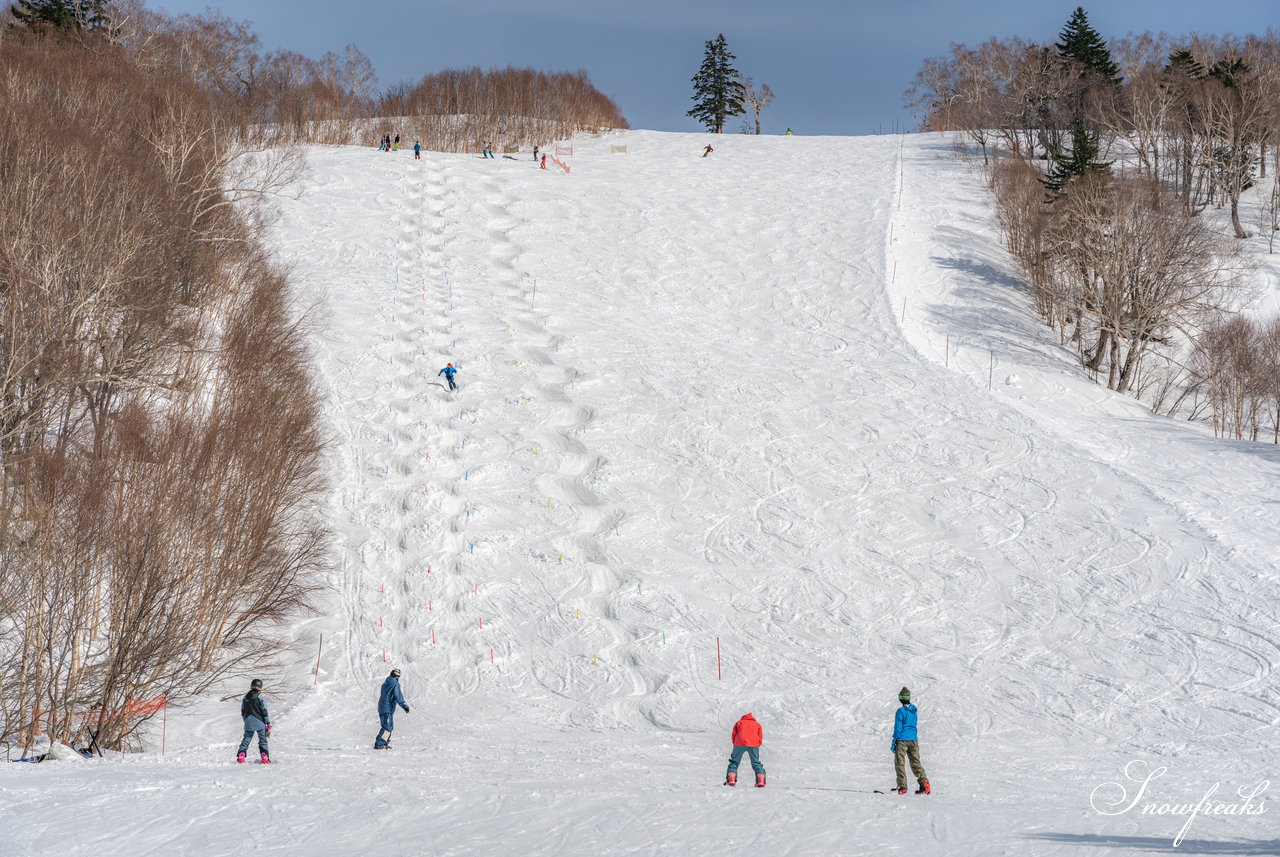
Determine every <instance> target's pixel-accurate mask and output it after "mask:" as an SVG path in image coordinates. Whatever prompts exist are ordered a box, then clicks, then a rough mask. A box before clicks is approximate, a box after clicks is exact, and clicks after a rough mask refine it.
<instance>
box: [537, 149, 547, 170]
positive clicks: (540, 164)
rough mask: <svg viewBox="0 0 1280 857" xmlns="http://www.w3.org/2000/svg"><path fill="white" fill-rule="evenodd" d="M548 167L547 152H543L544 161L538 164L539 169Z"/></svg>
mask: <svg viewBox="0 0 1280 857" xmlns="http://www.w3.org/2000/svg"><path fill="white" fill-rule="evenodd" d="M546 168H547V153H546V152H543V153H542V162H541V163H539V164H538V169H540V170H545V169H546Z"/></svg>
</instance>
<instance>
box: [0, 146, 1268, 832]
mask: <svg viewBox="0 0 1280 857" xmlns="http://www.w3.org/2000/svg"><path fill="white" fill-rule="evenodd" d="M705 142H706V137H705V136H702V135H693V134H663V133H655V132H643V131H637V132H626V133H619V134H616V135H610V136H607V137H600V138H592V139H579V140H577V141H575V143H574V150H575V151H574V154H573V155H572V157H566V158H564V160H565V161H566V162H567V163H569V164H570V165H571V167H572V172H571V173H568V174H566V173H565V172H563V171H562V170H560V169H558V168H554V167H553V168H552V169H548V170H546V171H542V170H539V169H537V168H536V164H535V163H534V162H533V161H532V160H529V159H520V160H510V159H499V160H496V161H495V160H482V159H480V158H477V157H468V156H459V155H439V154H430V153H424V155H423V159H422V160H421V161H414V160H413V157H412V153H411V152H398V153H391V154H384V153H379V152H377V151H374V150H372V149H352V148H341V149H320V148H317V149H314V150H311V151H310V152H309V158H310V162H311V167H310V171H309V175H308V178H307V180H306V187H305V194H304V195H303V196H302V197H301V199H299V200H298V201H296V202H287V203H285V207H284V210H283V216H282V218H281V220H280V222H279V224H278V226H277V227H276V229H275V232H274V238H273V240H274V242H275V246H276V247H277V248H278V250H279V252H280V255H281V258H282V260H283V261H284V262H286V263H287V264H289V265H291V266H292V267H293V270H294V277H295V281H296V282H297V284H298V287H299V290H300V293H301V295H302V299H303V301H304V302H306V303H311V302H315V303H317V304H318V309H319V313H318V318H319V323H318V325H317V332H316V337H315V342H316V351H317V356H318V363H319V382H320V383H321V384H322V386H323V388H324V389H325V391H326V393H327V395H328V399H329V402H330V406H329V417H330V419H331V421H332V432H333V438H334V445H333V457H332V460H333V477H332V478H333V523H334V526H335V528H336V530H337V532H338V533H339V555H338V560H337V565H338V569H337V571H336V573H335V574H334V576H333V580H332V584H333V593H332V598H331V601H330V609H329V611H328V612H327V614H326V615H324V616H322V617H319V618H317V619H315V620H312V621H308V622H306V623H303V624H302V625H300V626H299V628H298V637H299V650H300V651H305V650H306V649H307V648H308V647H309V648H310V651H311V652H312V655H311V656H310V658H309V659H307V658H304V660H303V661H301V662H300V663H299V664H298V665H297V666H296V668H295V669H294V670H293V671H292V672H291V673H289V674H287V675H285V676H281V677H279V678H278V679H277V680H276V683H275V684H276V692H275V694H273V695H271V696H270V697H269V698H270V700H271V704H272V705H273V706H274V712H275V718H276V723H277V729H276V731H275V732H274V733H273V738H272V742H273V757H274V758H275V759H276V760H277V764H276V765H274V766H272V767H268V768H262V767H260V766H252V765H247V766H243V767H237V766H234V765H232V764H230V762H231V757H232V755H233V742H234V740H235V739H238V737H239V718H238V717H237V713H238V711H237V710H235V709H234V708H233V707H231V706H229V705H228V704H227V703H222V704H221V705H216V704H212V703H211V704H209V705H207V706H203V707H200V708H197V709H193V710H191V711H188V712H185V713H184V712H173V713H171V714H170V719H169V723H168V729H169V735H168V739H167V740H168V746H167V752H166V754H165V755H164V756H163V757H160V756H158V755H154V754H147V755H142V756H137V757H131V758H129V759H127V760H125V761H124V762H119V761H108V762H94V763H86V764H83V765H75V764H70V763H55V764H48V765H40V766H25V765H23V766H19V765H10V766H6V767H5V769H4V772H3V774H2V775H0V796H2V797H0V857H13V855H29V854H30V855H35V854H58V855H60V857H79V855H85V857H87V856H88V855H106V854H129V855H131V857H137V855H148V854H154V855H196V857H211V855H222V854H232V853H236V854H239V853H243V852H246V851H247V852H250V853H262V854H282V855H283V854H289V855H293V854H297V855H314V857H337V855H355V854H373V853H378V854H393V855H506V854H511V855H541V854H547V855H573V856H574V857H578V855H581V857H593V856H594V855H620V854H643V855H650V854H653V855H659V854H660V855H685V854H707V853H720V852H725V853H751V854H756V855H762V857H763V855H769V857H772V855H833V854H841V855H842V854H850V855H853V854H893V853H928V854H939V855H943V854H945V855H993V854H1018V855H1031V854H1034V855H1040V854H1098V855H1106V854H1131V853H1135V852H1136V853H1142V852H1146V851H1160V850H1165V849H1169V848H1171V847H1172V841H1173V839H1174V838H1175V836H1177V835H1178V833H1179V829H1180V828H1182V826H1183V824H1184V823H1185V822H1186V821H1187V817H1186V816H1184V815H1171V814H1153V813H1147V814H1143V813H1142V806H1143V805H1144V804H1146V803H1151V802H1154V803H1157V804H1160V803H1168V804H1186V803H1193V804H1194V803H1195V802H1196V801H1198V800H1200V798H1201V797H1202V796H1203V795H1204V794H1205V792H1206V791H1208V790H1209V789H1210V788H1211V787H1212V786H1214V784H1215V783H1216V784H1220V786H1219V789H1218V791H1217V793H1216V794H1215V795H1214V798H1213V799H1214V800H1219V801H1229V802H1230V801H1233V802H1235V803H1237V804H1238V803H1241V802H1242V799H1241V798H1239V797H1236V796H1235V793H1236V790H1237V789H1239V788H1244V787H1248V788H1253V787H1255V786H1256V785H1257V784H1258V783H1259V782H1260V781H1262V780H1266V779H1269V778H1272V777H1273V776H1274V775H1275V773H1276V767H1277V761H1280V749H1278V744H1277V740H1276V739H1277V731H1276V727H1277V722H1280V695H1278V694H1277V690H1276V673H1275V670H1274V668H1273V665H1274V664H1275V663H1276V661H1277V659H1280V626H1278V620H1280V582H1278V579H1277V561H1278V557H1280V535H1277V525H1278V524H1280V450H1278V449H1277V448H1276V447H1274V446H1269V445H1265V444H1249V443H1241V442H1233V441H1225V440H1219V439H1215V438H1214V437H1212V435H1211V434H1209V433H1207V432H1206V431H1204V430H1203V429H1202V428H1201V427H1198V426H1195V425H1188V424H1185V423H1178V422H1171V421H1167V420H1163V419H1160V418H1156V417H1152V416H1150V415H1149V414H1148V413H1147V411H1146V409H1145V408H1144V407H1143V406H1142V405H1141V404H1140V403H1138V402H1135V401H1133V400H1131V399H1127V398H1124V397H1117V396H1114V395H1112V394H1110V393H1108V392H1107V391H1106V390H1105V389H1103V388H1100V387H1098V386H1095V385H1094V384H1093V383H1091V382H1090V381H1089V380H1088V379H1087V378H1085V377H1082V376H1081V374H1080V373H1079V372H1078V371H1077V370H1076V369H1075V368H1074V364H1073V361H1072V359H1071V357H1070V355H1069V354H1067V353H1065V352H1062V351H1060V349H1059V348H1058V347H1057V345H1056V343H1055V341H1054V337H1053V335H1052V334H1050V333H1049V332H1047V331H1045V330H1043V329H1042V328H1041V327H1040V325H1039V323H1038V322H1037V321H1036V320H1035V319H1034V318H1033V316H1032V314H1031V312H1030V310H1029V307H1028V299H1027V296H1026V294H1025V293H1024V291H1023V290H1022V288H1021V287H1020V286H1019V284H1018V283H1017V281H1016V280H1015V279H1014V277H1013V269H1012V266H1011V264H1010V263H1009V262H1008V260H1007V259H1006V257H1005V256H1004V254H1003V253H1002V252H1001V251H1000V249H999V246H998V243H997V242H996V240H995V236H994V230H993V228H992V226H991V223H990V219H989V214H988V211H987V208H986V203H985V201H984V198H983V193H984V191H983V188H982V180H981V176H980V175H979V174H978V173H975V172H973V171H971V170H970V169H969V168H968V166H967V165H966V164H965V163H964V162H962V161H959V160H957V159H956V158H955V157H954V155H953V154H952V152H951V148H950V145H949V143H948V141H947V140H945V139H943V138H941V137H938V136H930V135H919V136H907V137H867V138H801V137H781V138H778V137H771V138H755V137H742V136H725V137H723V138H716V139H714V140H713V143H714V145H715V148H716V151H715V152H714V153H713V154H712V155H711V156H710V157H707V158H702V157H699V154H700V152H701V147H702V146H703V145H705ZM623 144H625V145H626V146H627V149H628V151H627V154H611V149H610V147H611V145H623ZM548 166H549V167H551V166H553V165H551V164H550V163H549V164H548ZM447 362H452V363H453V364H454V365H455V366H457V367H459V370H460V371H459V374H458V380H459V382H460V384H461V387H462V389H461V391H460V392H458V393H456V394H450V393H448V392H447V391H446V389H445V388H444V386H443V383H444V379H443V378H442V377H438V376H437V372H438V370H439V369H441V368H442V367H444V366H445V364H446V363H447ZM264 404H265V403H264ZM321 634H323V635H324V650H323V652H322V654H321V658H320V670H319V677H318V681H317V682H316V683H315V685H314V686H312V681H313V676H312V674H311V671H312V670H313V669H314V666H315V660H314V652H315V646H316V645H317V644H318V642H319V637H320V635H321ZM718 653H719V654H718ZM392 666H397V667H399V668H400V669H402V670H403V671H404V688H405V692H406V695H407V697H408V700H409V703H410V705H411V706H412V709H413V710H412V712H411V713H409V714H403V715H399V716H398V718H397V729H396V733H395V741H394V744H395V749H394V750H393V751H391V752H389V753H375V752H374V751H373V750H372V749H370V745H371V743H372V740H373V736H374V733H375V732H376V731H377V720H376V715H375V713H374V705H375V701H376V693H377V689H378V685H379V683H380V682H381V679H382V677H383V676H384V675H385V674H386V672H387V670H389V669H390V668H391V667H392ZM245 678H246V680H247V678H248V677H247V676H246V677H245ZM903 685H907V686H909V687H910V688H911V689H912V690H913V691H914V693H915V695H916V701H917V703H918V705H919V706H920V717H921V749H922V755H923V761H924V764H925V766H926V768H927V770H928V772H929V776H930V779H931V781H932V783H933V785H934V789H935V793H934V794H932V795H930V796H928V797H916V796H914V795H906V796H902V797H898V796H896V795H888V794H875V793H874V790H875V789H882V790H886V791H887V789H888V787H889V786H891V785H892V783H893V771H892V764H891V757H890V755H889V752H888V750H889V740H890V730H891V724H892V717H893V713H894V709H895V707H896V702H895V697H896V694H897V690H898V688H899V687H901V686H903ZM236 689H238V688H237V687H231V688H229V689H227V690H226V692H228V693H229V692H232V691H233V690H236ZM747 711H752V712H754V713H755V716H756V718H757V719H758V720H760V721H761V723H762V724H763V727H764V732H765V744H764V749H763V758H764V762H765V764H766V766H767V767H768V769H769V786H768V787H767V788H766V789H764V790H762V791H761V790H756V789H748V788H741V787H740V788H738V789H728V788H723V787H721V786H720V785H719V783H720V782H721V780H722V779H723V774H724V767H725V759H726V756H727V754H728V751H729V730H730V727H731V726H732V724H733V722H734V721H735V720H736V719H737V718H738V717H739V716H741V715H742V714H743V713H745V712H747ZM1133 760H1136V761H1135V763H1134V764H1132V765H1129V768H1128V770H1129V773H1130V774H1131V775H1137V776H1139V777H1140V778H1141V777H1145V776H1146V772H1148V771H1151V770H1159V769H1160V768H1164V769H1165V770H1164V772H1163V773H1162V774H1158V775H1156V776H1154V777H1153V779H1152V780H1151V781H1150V783H1149V784H1148V785H1147V786H1146V790H1145V793H1144V794H1143V796H1142V799H1141V802H1139V803H1138V805H1136V806H1134V807H1133V808H1132V809H1130V810H1128V811H1123V810H1124V809H1125V806H1126V805H1127V803H1128V802H1129V800H1131V799H1136V798H1135V794H1136V792H1137V789H1138V788H1139V785H1140V784H1139V783H1137V782H1133V781H1130V780H1125V769H1126V764H1127V763H1129V762H1131V761H1133ZM1105 783H1123V784H1124V785H1125V786H1126V787H1127V793H1126V795H1125V796H1121V794H1120V791H1119V788H1118V787H1114V788H1112V787H1104V788H1102V789H1101V790H1100V791H1097V792H1096V793H1095V789H1097V787H1099V786H1103V784H1105ZM913 787H914V783H913ZM1278 788H1280V786H1278ZM1091 796H1092V803H1091ZM1270 797H1271V793H1270V792H1264V793H1261V794H1260V795H1259V796H1258V797H1255V798H1254V799H1253V802H1252V806H1253V807H1254V808H1256V807H1257V806H1258V805H1259V801H1262V803H1263V805H1264V808H1266V810H1267V811H1266V812H1263V813H1257V814H1230V815H1226V814H1218V815H1206V814H1204V813H1203V812H1202V813H1201V814H1200V815H1199V816H1197V817H1196V818H1195V819H1194V820H1193V821H1192V822H1191V824H1190V827H1189V828H1188V829H1187V830H1186V832H1185V839H1184V841H1182V843H1181V846H1180V849H1181V851H1182V852H1184V853H1187V852H1189V853H1212V854H1271V853H1276V852H1277V851H1280V840H1276V838H1275V836H1276V834H1275V829H1276V828H1275V823H1274V813H1273V812H1272V811H1271V810H1270V807H1269V806H1266V801H1267V799H1269V798H1270ZM1108 805H1111V806H1112V808H1111V809H1108ZM1100 810H1102V811H1100ZM1104 811H1105V812H1110V813H1113V814H1105V812H1104Z"/></svg>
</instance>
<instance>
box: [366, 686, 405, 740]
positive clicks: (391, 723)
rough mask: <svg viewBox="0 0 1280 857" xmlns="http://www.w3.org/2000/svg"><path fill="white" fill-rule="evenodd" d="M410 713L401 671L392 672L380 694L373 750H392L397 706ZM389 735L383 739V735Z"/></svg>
mask: <svg viewBox="0 0 1280 857" xmlns="http://www.w3.org/2000/svg"><path fill="white" fill-rule="evenodd" d="M397 705H398V706H400V707H401V708H403V709H404V713H405V714H408V713H409V704H408V703H407V702H405V701H404V691H402V690H400V670H392V671H391V674H390V675H388V676H387V680H386V681H384V682H383V683H382V691H381V692H380V693H379V694H378V737H377V738H374V739H373V749H375V750H389V749H391V730H392V729H394V728H395V726H396V724H395V720H394V719H393V715H394V714H395V713H396V706H397ZM384 732H385V733H387V737H386V738H383V737H382V733H384Z"/></svg>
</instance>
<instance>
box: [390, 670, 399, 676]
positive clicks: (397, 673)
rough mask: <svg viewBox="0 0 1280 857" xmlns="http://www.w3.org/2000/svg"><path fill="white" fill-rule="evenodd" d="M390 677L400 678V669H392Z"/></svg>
mask: <svg viewBox="0 0 1280 857" xmlns="http://www.w3.org/2000/svg"><path fill="white" fill-rule="evenodd" d="M391 677H392V678H400V670H392V671H391Z"/></svg>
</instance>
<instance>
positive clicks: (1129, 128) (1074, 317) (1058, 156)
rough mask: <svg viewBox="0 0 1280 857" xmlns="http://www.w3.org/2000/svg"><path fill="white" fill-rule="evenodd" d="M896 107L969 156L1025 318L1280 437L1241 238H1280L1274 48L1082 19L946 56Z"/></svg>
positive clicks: (1244, 430)
mask: <svg viewBox="0 0 1280 857" xmlns="http://www.w3.org/2000/svg"><path fill="white" fill-rule="evenodd" d="M907 100H908V103H909V104H911V105H912V106H914V107H915V108H916V109H917V110H918V111H919V113H920V115H921V116H922V117H923V123H922V124H923V127H924V128H926V129H928V130H934V131H951V132H956V133H958V134H960V135H962V136H963V137H964V138H965V139H966V140H967V141H968V143H969V144H970V145H971V146H972V147H973V148H974V149H975V151H976V152H977V153H978V154H980V155H981V157H982V160H983V164H984V165H985V167H986V169H987V171H988V176H989V179H990V182H991V186H992V189H993V191H994V199H995V203H996V207H997V219H998V221H999V224H1000V226H1001V229H1002V232H1003V235H1004V239H1005V243H1006V245H1007V246H1008V248H1009V250H1010V252H1011V253H1012V255H1013V257H1014V259H1015V260H1017V262H1018V264H1019V265H1020V267H1021V268H1022V270H1023V273H1024V276H1025V278H1026V280H1027V281H1028V283H1029V284H1030V285H1031V287H1032V290H1033V293H1034V295H1035V302H1036V309H1037V310H1038V311H1039V312H1040V314H1041V316H1042V317H1043V318H1044V320H1045V322H1046V323H1047V324H1049V325H1050V326H1051V327H1053V328H1054V329H1056V330H1058V331H1059V333H1060V335H1061V339H1062V342H1063V343H1064V344H1069V345H1070V346H1071V347H1073V348H1074V349H1075V350H1076V351H1077V353H1078V354H1079V356H1080V360H1081V363H1082V365H1083V366H1084V367H1085V368H1086V369H1088V370H1089V371H1091V372H1093V373H1096V374H1097V376H1098V378H1099V380H1101V381H1104V382H1105V383H1106V384H1107V386H1109V387H1110V388H1111V389H1114V390H1117V391H1121V392H1127V393H1131V394H1133V395H1135V396H1138V397H1139V398H1141V399H1143V401H1145V402H1147V403H1149V404H1150V405H1151V407H1152V409H1153V410H1155V411H1157V412H1160V413H1165V414H1168V415H1171V416H1178V417H1182V418H1186V419H1193V420H1205V421H1208V422H1211V423H1212V425H1213V427H1214V430H1215V431H1216V432H1217V433H1218V434H1220V435H1222V436H1227V437H1235V438H1248V439H1252V440H1264V439H1265V440H1270V441H1272V442H1280V319H1274V318H1273V319H1259V318H1255V317H1252V316H1250V315H1248V314H1245V313H1242V312H1241V310H1242V309H1243V308H1244V307H1245V306H1247V304H1248V303H1249V300H1250V297H1251V294H1252V288H1251V286H1252V282H1253V277H1252V276H1251V275H1252V268H1253V266H1252V264H1251V261H1250V254H1249V252H1246V251H1247V250H1248V247H1249V244H1248V242H1252V246H1255V247H1256V246H1259V245H1260V246H1261V247H1262V248H1265V249H1264V250H1262V252H1267V253H1271V252H1274V251H1275V249H1276V246H1275V245H1276V236H1277V233H1278V232H1280V35H1278V34H1276V33H1274V32H1268V33H1267V34H1266V35H1262V36H1257V35H1250V36H1246V37H1237V36H1229V35H1228V36H1205V35H1190V36H1186V37H1172V36H1168V35H1165V34H1159V35H1156V34H1152V33H1144V34H1142V35H1137V36H1132V35H1131V36H1126V37H1124V38H1120V39H1113V40H1106V39H1104V38H1103V37H1102V36H1101V34H1099V33H1098V32H1097V31H1096V30H1094V29H1093V27H1092V26H1091V25H1090V24H1089V22H1088V18H1087V15H1086V13H1085V11H1084V9H1083V8H1077V9H1076V11H1075V13H1074V14H1073V15H1072V16H1071V18H1070V20H1069V21H1068V22H1067V23H1066V25H1065V26H1064V27H1063V29H1062V31H1061V32H1060V33H1059V35H1058V40H1057V41H1056V42H1052V43H1048V42H1041V41H1035V40H1028V39H1022V38H1010V39H994V38H993V39H989V40H988V41H986V42H984V43H982V44H981V45H979V46H977V47H969V46H966V45H953V46H952V48H951V51H950V53H949V54H947V55H946V56H942V57H935V58H932V59H929V60H927V61H926V62H925V63H924V64H923V66H922V68H921V69H920V71H919V73H918V74H917V75H916V80H915V83H914V85H913V86H912V88H911V89H910V90H909V91H908V93H907ZM1246 197H1247V198H1249V199H1251V200H1253V204H1252V206H1251V207H1249V214H1250V215H1251V216H1246V213H1245V212H1246V206H1244V205H1243V204H1242V203H1243V200H1245V199H1246ZM1217 211H1222V212H1223V214H1224V217H1225V218H1229V223H1230V231H1229V232H1224V230H1223V229H1222V228H1221V227H1220V226H1219V225H1218V222H1219V219H1218V218H1216V217H1214V216H1213V214H1214V212H1217ZM1232 236H1234V237H1232Z"/></svg>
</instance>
